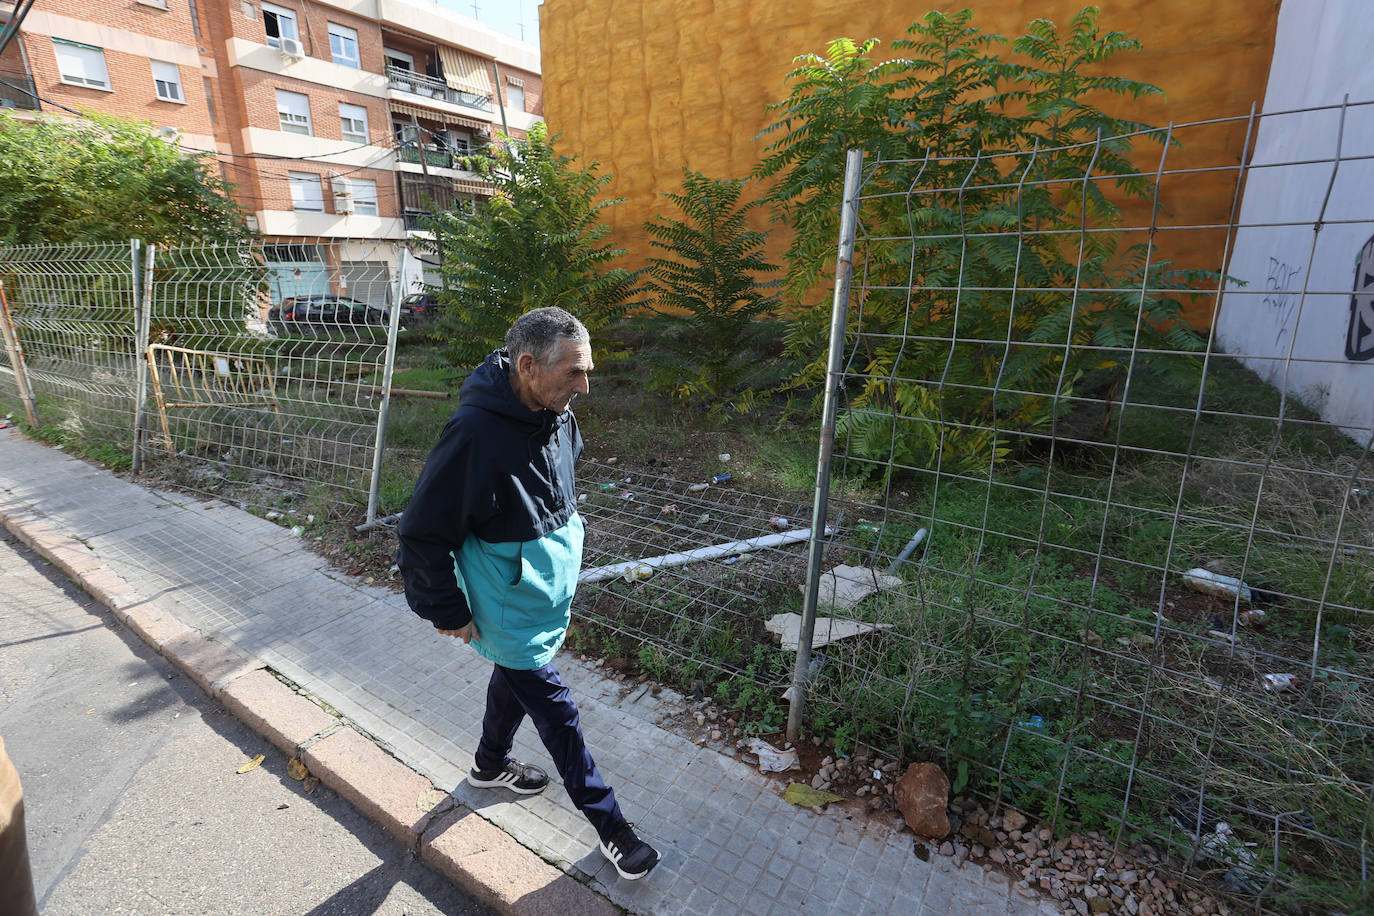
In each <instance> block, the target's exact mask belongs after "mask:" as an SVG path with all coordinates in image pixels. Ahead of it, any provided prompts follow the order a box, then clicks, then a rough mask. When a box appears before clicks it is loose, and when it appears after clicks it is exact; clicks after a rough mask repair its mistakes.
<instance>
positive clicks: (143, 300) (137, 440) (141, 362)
mask: <svg viewBox="0 0 1374 916" xmlns="http://www.w3.org/2000/svg"><path fill="white" fill-rule="evenodd" d="M156 251H157V246H155V245H148V246H146V248H145V246H144V245H143V240H142V239H130V240H129V261H130V265H131V268H132V270H133V279H134V350H135V355H134V365H135V367H136V368H135V369H134V372H135V377H134V455H133V458H134V461H133V472H134V473H135V474H137V473H139V472H141V471H142V470H143V424H144V422H145V419H146V416H147V402H148V339H149V334H150V333H151V331H150V329H151V327H152V323H153V258H154V253H155V252H156ZM140 254H142V255H143V257H139V255H140Z"/></svg>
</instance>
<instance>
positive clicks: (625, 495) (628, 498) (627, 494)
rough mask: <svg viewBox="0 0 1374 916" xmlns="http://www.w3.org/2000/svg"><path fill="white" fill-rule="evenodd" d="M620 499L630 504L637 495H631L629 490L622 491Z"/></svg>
mask: <svg viewBox="0 0 1374 916" xmlns="http://www.w3.org/2000/svg"><path fill="white" fill-rule="evenodd" d="M620 498H621V499H623V500H625V501H627V502H629V501H631V500H633V499H634V498H635V495H634V494H633V493H631V492H630V491H629V490H621V491H620Z"/></svg>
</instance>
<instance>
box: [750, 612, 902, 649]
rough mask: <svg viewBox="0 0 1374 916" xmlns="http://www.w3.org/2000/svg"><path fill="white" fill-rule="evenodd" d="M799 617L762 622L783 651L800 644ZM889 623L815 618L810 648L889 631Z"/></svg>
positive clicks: (791, 616) (789, 616)
mask: <svg viewBox="0 0 1374 916" xmlns="http://www.w3.org/2000/svg"><path fill="white" fill-rule="evenodd" d="M801 623H802V619H801V615H800V614H791V613H789V614H774V615H773V616H772V617H769V618H768V619H767V620H766V621H764V624H763V625H764V627H765V628H766V629H767V630H768V632H770V633H772V634H773V635H775V636H777V637H778V639H780V640H781V641H782V647H783V648H784V649H793V650H795V649H796V648H797V646H798V645H799V644H800V642H801ZM891 627H892V624H890V623H864V622H863V621H859V620H845V619H843V618H839V617H817V618H816V628H815V630H814V631H813V632H812V637H811V648H812V649H819V648H820V647H821V646H825V645H829V644H830V643H832V642H836V641H838V640H841V639H848V638H849V637H851V636H858V635H860V634H863V633H873V632H876V631H878V630H887V629H891Z"/></svg>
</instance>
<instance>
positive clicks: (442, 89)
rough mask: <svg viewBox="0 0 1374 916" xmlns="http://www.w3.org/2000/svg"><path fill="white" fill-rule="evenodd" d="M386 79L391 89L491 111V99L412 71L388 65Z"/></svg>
mask: <svg viewBox="0 0 1374 916" xmlns="http://www.w3.org/2000/svg"><path fill="white" fill-rule="evenodd" d="M386 78H387V80H388V81H389V82H390V84H391V88H392V89H398V90H400V91H401V92H411V93H414V94H415V95H418V96H422V97H424V98H430V99H438V100H440V101H441V102H449V103H451V104H454V105H466V106H467V107H469V108H476V109H477V110H479V111H486V112H490V111H491V99H489V98H487V97H486V96H484V95H477V94H476V93H473V92H463V91H462V90H459V89H454V88H453V87H452V86H450V85H449V84H448V83H446V82H444V81H443V80H438V79H435V78H434V77H432V76H426V75H425V74H423V73H417V72H415V71H414V70H406V69H403V68H401V67H393V66H390V65H388V66H387V68H386Z"/></svg>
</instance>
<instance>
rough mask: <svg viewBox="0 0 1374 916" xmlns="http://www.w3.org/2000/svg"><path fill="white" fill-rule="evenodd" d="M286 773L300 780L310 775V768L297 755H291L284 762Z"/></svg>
mask: <svg viewBox="0 0 1374 916" xmlns="http://www.w3.org/2000/svg"><path fill="white" fill-rule="evenodd" d="M286 775H287V776H290V777H291V778H292V779H295V780H301V779H304V778H305V777H307V776H309V775H310V769H309V767H307V766H306V765H305V764H304V763H302V762H301V761H300V758H298V757H292V758H291V759H290V760H289V761H287V764H286Z"/></svg>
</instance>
